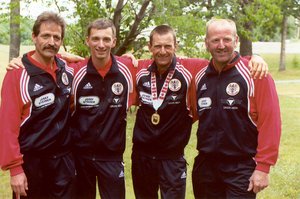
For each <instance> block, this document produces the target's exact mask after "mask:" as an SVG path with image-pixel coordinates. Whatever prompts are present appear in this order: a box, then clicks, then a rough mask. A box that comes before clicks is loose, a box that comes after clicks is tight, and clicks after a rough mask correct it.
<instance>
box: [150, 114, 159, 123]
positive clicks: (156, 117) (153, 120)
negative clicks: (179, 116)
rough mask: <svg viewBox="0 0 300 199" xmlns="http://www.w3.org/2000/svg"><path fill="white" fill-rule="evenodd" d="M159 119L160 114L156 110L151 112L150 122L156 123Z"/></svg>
mask: <svg viewBox="0 0 300 199" xmlns="http://www.w3.org/2000/svg"><path fill="white" fill-rule="evenodd" d="M159 121H160V115H159V114H158V113H157V112H155V113H153V115H152V116H151V122H152V124H154V125H158V123H159Z"/></svg>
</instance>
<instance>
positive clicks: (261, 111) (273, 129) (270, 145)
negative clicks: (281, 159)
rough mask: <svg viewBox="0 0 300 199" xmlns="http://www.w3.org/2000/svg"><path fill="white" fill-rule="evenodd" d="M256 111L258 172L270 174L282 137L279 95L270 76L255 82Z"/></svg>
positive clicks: (256, 158)
mask: <svg viewBox="0 0 300 199" xmlns="http://www.w3.org/2000/svg"><path fill="white" fill-rule="evenodd" d="M254 84H255V96H254V97H255V109H256V111H255V112H256V113H257V116H256V117H257V130H258V146H257V154H256V156H255V160H256V162H257V166H256V170H260V171H263V172H266V173H269V170H270V166H271V165H274V164H275V163H276V161H277V158H278V150H279V142H280V136H281V117H280V108H279V100H278V95H277V92H276V88H275V83H274V80H273V79H272V77H271V76H270V75H268V76H267V77H266V78H263V79H261V80H254Z"/></svg>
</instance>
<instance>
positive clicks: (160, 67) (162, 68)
mask: <svg viewBox="0 0 300 199" xmlns="http://www.w3.org/2000/svg"><path fill="white" fill-rule="evenodd" d="M168 68H169V66H157V71H158V73H159V74H163V73H164V72H166V71H167V70H168Z"/></svg>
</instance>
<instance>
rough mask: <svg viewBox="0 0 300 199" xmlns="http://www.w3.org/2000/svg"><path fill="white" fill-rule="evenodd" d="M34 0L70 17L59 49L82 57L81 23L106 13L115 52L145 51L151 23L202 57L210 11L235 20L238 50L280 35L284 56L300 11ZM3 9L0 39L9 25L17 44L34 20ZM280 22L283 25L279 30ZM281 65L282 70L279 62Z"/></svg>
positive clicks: (254, 5) (247, 2)
mask: <svg viewBox="0 0 300 199" xmlns="http://www.w3.org/2000/svg"><path fill="white" fill-rule="evenodd" d="M35 1H39V2H40V3H42V4H44V5H48V6H51V5H52V6H53V5H54V6H55V7H56V10H57V11H59V12H61V13H68V15H67V18H68V19H72V20H71V22H70V23H69V25H68V28H67V34H66V39H65V43H64V48H65V50H67V51H71V52H73V53H76V54H79V55H82V56H86V55H88V53H89V52H88V49H87V47H86V45H85V41H84V39H85V35H86V32H85V31H86V26H87V25H88V23H89V22H91V21H92V20H94V19H96V18H110V19H112V20H113V21H114V23H115V25H116V28H117V39H118V43H117V46H116V48H115V49H114V53H115V54H116V55H121V54H123V53H125V52H127V51H131V52H133V53H134V54H135V56H137V57H140V56H142V55H143V54H144V52H145V50H147V48H146V47H145V46H146V44H147V40H148V34H149V32H150V30H151V29H152V28H153V26H155V25H158V24H163V23H166V24H169V25H171V26H172V27H173V28H174V29H175V30H176V32H177V38H178V41H179V46H180V49H179V50H180V53H181V54H183V55H186V56H190V57H191V56H192V57H196V56H197V57H199V56H207V54H206V53H205V49H204V48H203V45H202V42H203V38H204V35H205V32H204V30H205V23H206V22H207V21H208V20H209V19H210V18H211V17H213V16H214V17H228V18H231V19H233V20H235V21H236V22H237V26H238V34H239V36H240V53H241V54H242V55H251V54H252V41H274V40H278V39H280V38H281V42H282V44H283V46H282V48H283V51H282V52H283V53H282V54H283V55H284V41H285V40H286V38H292V37H293V35H292V33H293V31H289V30H292V29H291V28H290V27H294V28H295V27H296V25H295V23H294V21H293V20H286V19H297V18H298V19H299V15H300V11H299V8H300V0H227V1H221V0H203V1H196V0H117V1H116V0H114V1H112V0H111V1H110V0H107V1H104V0H69V1H66V0H65V1H58V0H54V1H50V0H43V1H41V0H35ZM16 2H20V0H11V2H10V3H2V4H3V5H4V4H6V7H5V6H3V5H2V11H3V10H4V11H5V10H7V9H8V8H9V6H8V4H9V5H10V7H13V6H12V5H13V4H15V3H16ZM29 2H32V1H29V0H24V1H22V2H21V3H23V4H24V5H25V6H26V5H28V4H29ZM71 4H72V5H74V9H70V5H71ZM16 5H17V4H16ZM15 8H16V7H15ZM0 9H1V8H0ZM14 12H16V13H14ZM0 13H3V12H0ZM8 13H9V12H6V13H5V12H4V14H1V18H0V21H1V24H0V43H8V42H7V40H9V38H8V37H7V35H8V34H7V33H8V32H7V31H9V30H10V32H11V33H16V34H10V35H16V37H13V38H11V39H10V40H11V41H13V42H16V41H17V38H18V35H17V33H19V37H20V38H21V42H22V44H24V43H28V41H30V38H31V30H30V28H31V26H32V25H31V24H32V23H33V21H34V19H30V20H29V19H28V18H26V17H24V16H21V17H20V18H19V20H13V18H18V11H17V9H15V10H13V9H12V10H11V12H10V13H11V16H12V18H11V20H9V17H8V16H9V15H8ZM16 22H20V30H21V31H16V29H14V28H17V27H18V24H17V23H16ZM283 22H287V25H283V24H284V23H283ZM8 23H10V24H11V29H8V27H7V24H8ZM24 24H26V25H25V26H24ZM281 24H282V25H281ZM298 26H299V25H298ZM284 27H287V28H286V29H284ZM280 30H281V31H280ZM283 30H285V31H283ZM20 32H21V33H20ZM285 33H286V35H287V36H285ZM294 33H295V31H294ZM281 35H282V37H281ZM2 36H3V37H2ZM298 37H299V36H298ZM11 46H12V49H18V48H16V47H17V46H18V43H17V42H16V43H15V44H12V45H11ZM17 51H18V50H17ZM283 57H284V56H283ZM282 60H283V61H284V59H282ZM280 70H284V67H282V68H280Z"/></svg>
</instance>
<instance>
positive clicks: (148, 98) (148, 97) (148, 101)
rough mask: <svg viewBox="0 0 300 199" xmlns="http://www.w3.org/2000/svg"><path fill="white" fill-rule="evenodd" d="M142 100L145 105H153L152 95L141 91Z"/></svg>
mask: <svg viewBox="0 0 300 199" xmlns="http://www.w3.org/2000/svg"><path fill="white" fill-rule="evenodd" d="M140 98H141V101H142V102H143V103H144V104H152V97H151V95H150V94H148V93H145V92H142V91H141V92H140Z"/></svg>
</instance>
